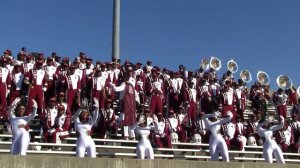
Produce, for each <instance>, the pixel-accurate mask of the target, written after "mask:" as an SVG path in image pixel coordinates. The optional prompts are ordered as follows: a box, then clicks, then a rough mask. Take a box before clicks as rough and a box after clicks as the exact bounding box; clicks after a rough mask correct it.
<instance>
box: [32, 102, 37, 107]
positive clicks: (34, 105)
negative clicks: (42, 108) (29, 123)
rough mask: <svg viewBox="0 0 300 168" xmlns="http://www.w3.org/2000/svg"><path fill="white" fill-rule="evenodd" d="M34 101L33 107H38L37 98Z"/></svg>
mask: <svg viewBox="0 0 300 168" xmlns="http://www.w3.org/2000/svg"><path fill="white" fill-rule="evenodd" d="M32 102H33V105H32V107H34V108H37V102H36V101H35V100H32Z"/></svg>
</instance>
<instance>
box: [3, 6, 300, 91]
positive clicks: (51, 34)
mask: <svg viewBox="0 0 300 168" xmlns="http://www.w3.org/2000/svg"><path fill="white" fill-rule="evenodd" d="M112 7H113V0H26V1H25V0H1V1H0V22H1V24H0V38H1V40H0V51H4V50H5V49H7V48H9V49H11V50H12V51H13V53H14V54H16V53H17V52H18V51H19V50H20V48H21V47H23V46H25V47H26V48H27V50H28V51H30V52H32V51H38V52H44V53H45V54H46V55H47V56H49V55H50V53H51V52H52V51H55V52H57V53H58V55H60V56H63V57H64V56H68V57H70V58H74V57H75V56H77V55H78V53H79V52H80V51H84V52H85V53H86V54H87V55H88V56H90V57H92V58H93V59H94V60H102V61H103V60H105V61H108V60H111V53H112V13H113V11H112ZM299 9H300V1H299V0H121V59H122V61H124V60H130V61H132V62H137V61H141V62H143V63H145V61H147V60H148V59H150V60H152V61H153V64H154V65H159V66H160V67H162V68H163V67H167V68H169V69H171V70H176V69H177V67H178V65H179V64H183V65H185V66H186V67H187V68H188V69H192V70H195V69H197V68H198V67H199V64H200V61H201V59H202V58H210V56H216V57H218V58H219V59H221V60H222V64H223V68H222V69H221V70H220V72H219V74H220V75H221V74H222V73H223V72H224V71H225V70H226V65H225V64H226V62H227V61H228V60H229V59H231V58H234V59H235V60H236V62H237V63H238V65H239V69H240V70H241V69H244V68H246V69H249V70H250V71H251V73H252V76H253V77H254V78H256V77H255V76H256V73H257V71H258V70H263V71H266V72H267V73H268V74H269V76H270V77H271V86H272V88H273V89H276V87H277V85H276V83H275V79H276V77H277V76H278V75H280V74H286V75H288V76H290V78H291V79H292V81H293V83H294V84H295V85H296V86H298V85H299V84H300V77H299V75H298V72H299V70H300V68H299V66H298V65H299V60H300V46H299V45H300V10H299ZM236 76H238V75H236Z"/></svg>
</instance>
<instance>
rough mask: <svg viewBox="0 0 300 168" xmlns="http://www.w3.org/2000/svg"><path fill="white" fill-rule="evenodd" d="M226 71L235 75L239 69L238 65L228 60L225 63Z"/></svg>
mask: <svg viewBox="0 0 300 168" xmlns="http://www.w3.org/2000/svg"><path fill="white" fill-rule="evenodd" d="M227 69H228V70H229V71H230V72H231V73H236V72H237V71H238V69H239V66H238V64H237V63H236V62H235V61H234V60H233V59H231V60H229V61H228V62H227Z"/></svg>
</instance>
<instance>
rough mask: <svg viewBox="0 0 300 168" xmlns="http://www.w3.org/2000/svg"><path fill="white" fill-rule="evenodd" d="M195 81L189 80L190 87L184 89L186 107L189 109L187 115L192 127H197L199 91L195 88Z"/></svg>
mask: <svg viewBox="0 0 300 168" xmlns="http://www.w3.org/2000/svg"><path fill="white" fill-rule="evenodd" d="M193 85H194V83H193V82H189V84H188V88H186V89H184V90H183V102H184V107H185V108H186V109H187V115H188V117H189V119H190V122H191V127H192V129H195V128H196V108H197V102H198V100H197V91H196V89H193V88H192V87H193Z"/></svg>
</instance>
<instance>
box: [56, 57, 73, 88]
mask: <svg viewBox="0 0 300 168" xmlns="http://www.w3.org/2000/svg"><path fill="white" fill-rule="evenodd" d="M69 64H70V61H69V58H68V57H65V58H64V59H63V60H62V62H61V65H60V66H59V67H57V69H56V73H55V74H56V76H57V84H56V92H57V93H60V92H66V91H67V89H68V87H67V86H66V85H65V83H63V82H65V78H66V76H67V74H68V69H69Z"/></svg>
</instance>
